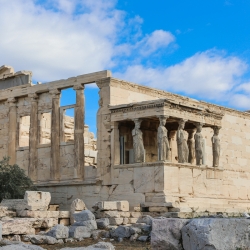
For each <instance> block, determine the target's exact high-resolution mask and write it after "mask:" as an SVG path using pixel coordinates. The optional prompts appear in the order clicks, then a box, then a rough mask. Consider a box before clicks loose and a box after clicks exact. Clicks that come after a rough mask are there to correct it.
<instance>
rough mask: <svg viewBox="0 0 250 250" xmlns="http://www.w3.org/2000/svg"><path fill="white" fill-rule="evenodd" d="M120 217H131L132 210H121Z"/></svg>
mask: <svg viewBox="0 0 250 250" xmlns="http://www.w3.org/2000/svg"><path fill="white" fill-rule="evenodd" d="M119 214H120V217H123V218H126V217H130V212H119Z"/></svg>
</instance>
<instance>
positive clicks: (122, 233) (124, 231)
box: [110, 226, 131, 238]
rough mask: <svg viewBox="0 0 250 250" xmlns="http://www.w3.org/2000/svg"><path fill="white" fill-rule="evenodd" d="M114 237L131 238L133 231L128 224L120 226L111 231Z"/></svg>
mask: <svg viewBox="0 0 250 250" xmlns="http://www.w3.org/2000/svg"><path fill="white" fill-rule="evenodd" d="M110 235H111V237H113V238H129V237H130V236H131V231H130V228H129V227H128V226H119V227H117V228H116V229H115V230H112V231H111V232H110Z"/></svg>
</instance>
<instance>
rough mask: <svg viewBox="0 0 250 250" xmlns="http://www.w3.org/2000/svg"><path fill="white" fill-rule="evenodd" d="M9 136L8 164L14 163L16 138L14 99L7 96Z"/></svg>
mask: <svg viewBox="0 0 250 250" xmlns="http://www.w3.org/2000/svg"><path fill="white" fill-rule="evenodd" d="M8 103H9V138H8V156H9V157H10V162H9V163H10V164H11V165H12V164H15V163H16V139H17V136H16V135H17V108H16V99H15V98H9V99H8Z"/></svg>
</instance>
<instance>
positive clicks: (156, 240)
mask: <svg viewBox="0 0 250 250" xmlns="http://www.w3.org/2000/svg"><path fill="white" fill-rule="evenodd" d="M188 221H189V220H187V219H174V218H170V219H168V218H162V219H153V221H152V232H151V245H152V248H153V249H164V248H165V249H174V250H182V249H183V248H182V236H181V229H182V228H183V227H184V226H185V225H186V224H187V223H188Z"/></svg>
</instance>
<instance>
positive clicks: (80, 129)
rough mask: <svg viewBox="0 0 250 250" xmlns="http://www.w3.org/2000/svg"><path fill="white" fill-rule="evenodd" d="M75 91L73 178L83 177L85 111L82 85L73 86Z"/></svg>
mask: <svg viewBox="0 0 250 250" xmlns="http://www.w3.org/2000/svg"><path fill="white" fill-rule="evenodd" d="M74 90H75V91H76V105H75V130H74V142H75V169H74V178H84V165H85V163H84V160H85V159H84V158H85V155H84V116H85V115H84V113H85V99H84V86H82V85H77V86H75V87H74Z"/></svg>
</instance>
